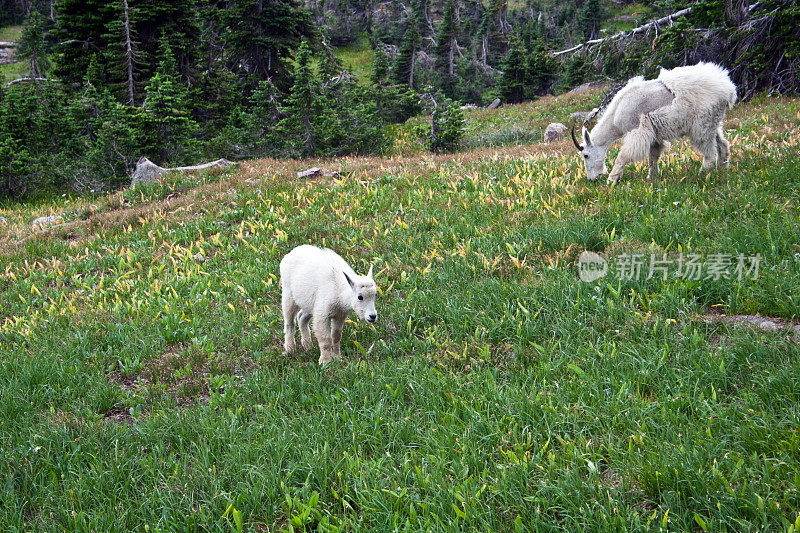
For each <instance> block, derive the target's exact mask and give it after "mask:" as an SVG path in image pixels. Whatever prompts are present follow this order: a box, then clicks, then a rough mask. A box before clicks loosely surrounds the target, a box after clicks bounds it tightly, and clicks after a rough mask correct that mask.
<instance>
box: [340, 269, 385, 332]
mask: <svg viewBox="0 0 800 533" xmlns="http://www.w3.org/2000/svg"><path fill="white" fill-rule="evenodd" d="M343 274H344V273H343ZM344 277H345V278H347V283H349V284H350V289H352V306H353V311H355V312H356V314H357V315H358V317H359V318H361V319H362V320H364V321H366V322H369V323H370V324H374V323H375V322H376V321H377V320H378V311H376V310H375V298H376V297H377V296H378V288H377V287H376V286H375V280H374V279H373V278H372V265H370V267H369V273H368V274H367V275H366V276H356V277H355V279H351V278H350V276H348V275H347V274H345V275H344Z"/></svg>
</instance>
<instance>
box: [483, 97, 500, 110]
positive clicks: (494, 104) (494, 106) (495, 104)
mask: <svg viewBox="0 0 800 533" xmlns="http://www.w3.org/2000/svg"><path fill="white" fill-rule="evenodd" d="M501 103H502V102H500V99H499V98H495V99H494V100H492V103H491V104H489V105H487V106H486V109H497V108H498V107H500V104H501Z"/></svg>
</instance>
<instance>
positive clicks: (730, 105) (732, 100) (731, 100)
mask: <svg viewBox="0 0 800 533" xmlns="http://www.w3.org/2000/svg"><path fill="white" fill-rule="evenodd" d="M735 103H736V86H735V85H734V87H733V91H732V92H731V94H730V96H729V97H728V109H733V104H735Z"/></svg>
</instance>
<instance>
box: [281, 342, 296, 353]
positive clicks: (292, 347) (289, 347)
mask: <svg viewBox="0 0 800 533" xmlns="http://www.w3.org/2000/svg"><path fill="white" fill-rule="evenodd" d="M296 351H297V346H296V345H295V344H286V345H284V347H283V354H284V355H292V354H293V353H295V352H296Z"/></svg>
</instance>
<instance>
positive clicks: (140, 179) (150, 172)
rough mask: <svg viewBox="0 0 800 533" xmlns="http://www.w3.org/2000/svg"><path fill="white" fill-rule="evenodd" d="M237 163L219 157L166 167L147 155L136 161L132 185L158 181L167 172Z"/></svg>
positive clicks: (226, 166)
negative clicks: (185, 165)
mask: <svg viewBox="0 0 800 533" xmlns="http://www.w3.org/2000/svg"><path fill="white" fill-rule="evenodd" d="M236 165H238V163H234V162H233V161H228V160H227V159H217V160H216V161H211V162H210V163H203V164H202V165H192V166H188V167H173V168H164V167H160V166H158V165H156V164H155V163H153V162H152V161H150V160H149V159H147V158H146V157H141V158H139V161H137V162H136V170H134V171H133V174H132V175H131V187H135V186H136V184H137V183H150V182H153V181H157V180H158V179H159V178H160V177H161V176H163V175H164V174H166V173H167V172H192V171H195V170H206V169H209V168H228V167H231V166H236Z"/></svg>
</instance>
